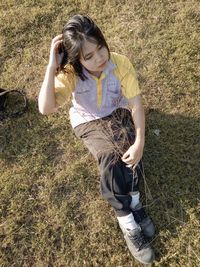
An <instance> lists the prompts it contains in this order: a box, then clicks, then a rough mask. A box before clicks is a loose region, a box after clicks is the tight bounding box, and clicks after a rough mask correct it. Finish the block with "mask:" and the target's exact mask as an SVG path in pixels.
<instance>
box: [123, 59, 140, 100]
mask: <svg viewBox="0 0 200 267" xmlns="http://www.w3.org/2000/svg"><path fill="white" fill-rule="evenodd" d="M123 68H124V70H126V71H125V73H124V71H123V73H124V75H123V77H122V80H121V85H122V93H123V95H124V96H125V97H126V98H127V99H131V98H133V97H134V96H136V95H139V94H140V93H141V92H140V88H139V85H138V79H137V76H136V72H135V69H134V67H133V65H132V63H131V62H130V60H129V59H128V58H127V57H124V62H123Z"/></svg>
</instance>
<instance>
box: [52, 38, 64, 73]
mask: <svg viewBox="0 0 200 267" xmlns="http://www.w3.org/2000/svg"><path fill="white" fill-rule="evenodd" d="M62 42H63V35H62V34H59V35H57V36H56V37H54V38H53V40H52V42H51V48H50V57H49V67H51V68H53V69H54V70H55V71H56V70H57V69H58V68H59V66H60V64H61V62H62V59H63V56H64V53H63V52H62V53H60V54H59V52H58V50H59V46H60V45H61V44H62Z"/></svg>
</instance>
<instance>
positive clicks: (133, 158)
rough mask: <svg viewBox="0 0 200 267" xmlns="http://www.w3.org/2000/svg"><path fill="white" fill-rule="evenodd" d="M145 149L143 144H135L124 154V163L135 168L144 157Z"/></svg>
mask: <svg viewBox="0 0 200 267" xmlns="http://www.w3.org/2000/svg"><path fill="white" fill-rule="evenodd" d="M143 148H144V146H143V145H142V144H139V143H137V142H135V143H134V144H133V145H132V146H130V147H129V149H128V150H127V151H126V152H125V153H124V155H123V156H122V158H121V159H122V161H123V162H125V163H126V164H127V165H128V166H127V167H133V168H135V167H136V166H137V164H138V163H139V161H140V160H141V158H142V155H143Z"/></svg>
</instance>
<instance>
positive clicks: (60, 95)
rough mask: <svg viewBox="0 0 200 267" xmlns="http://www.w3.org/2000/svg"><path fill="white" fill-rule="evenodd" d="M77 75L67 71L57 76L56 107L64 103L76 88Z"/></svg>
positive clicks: (55, 89)
mask: <svg viewBox="0 0 200 267" xmlns="http://www.w3.org/2000/svg"><path fill="white" fill-rule="evenodd" d="M74 76H75V75H72V74H67V73H63V72H62V73H59V74H58V75H57V76H56V77H55V88H54V91H55V100H56V107H60V106H62V105H64V104H65V103H66V102H67V101H68V100H69V99H70V96H71V93H72V92H73V90H74V88H75V77H74Z"/></svg>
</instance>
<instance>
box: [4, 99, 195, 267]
mask: <svg viewBox="0 0 200 267" xmlns="http://www.w3.org/2000/svg"><path fill="white" fill-rule="evenodd" d="M146 121H147V127H146V146H145V153H144V167H145V174H146V181H145V183H144V184H143V189H142V190H143V191H144V193H145V198H146V204H147V209H148V211H149V213H150V214H151V216H152V218H153V219H154V222H155V225H156V227H157V235H156V238H155V240H154V242H153V245H154V246H155V249H156V252H157V260H162V258H165V257H166V255H169V256H170V254H169V253H172V252H173V251H172V250H170V248H169V243H170V240H171V239H173V238H177V237H178V236H179V235H181V236H184V235H183V233H182V231H183V229H184V228H185V229H186V231H188V233H191V234H193V233H194V232H195V231H196V229H195V224H194V225H193V227H194V228H193V227H191V225H192V224H193V221H192V219H191V216H190V215H191V212H192V214H193V215H194V216H196V217H197V218H198V217H199V211H198V210H197V209H196V207H197V204H198V200H199V193H200V192H199V191H200V179H199V178H200V177H199V158H200V155H199V151H200V144H199V140H198V136H199V125H200V120H199V119H196V118H187V117H184V116H181V115H178V114H175V115H169V114H163V113H162V112H160V111H158V110H149V111H148V113H147V119H146ZM0 136H1V145H0V149H1V159H2V162H3V163H4V164H6V166H7V167H8V168H9V167H11V168H12V166H14V165H15V166H17V164H23V163H24V162H28V160H29V159H30V160H32V161H33V160H35V162H34V164H33V163H32V164H31V165H30V166H31V170H30V172H31V173H33V172H35V173H34V174H36V175H38V176H39V175H41V174H42V175H43V176H44V177H43V183H44V184H45V183H46V184H45V186H43V187H42V190H39V189H40V187H41V186H42V185H41V181H39V180H38V182H37V181H36V179H35V178H36V176H35V175H32V179H30V183H31V185H30V188H32V187H33V186H34V185H35V186H36V187H37V183H38V190H36V191H37V192H36V193H35V195H34V194H33V193H34V192H33V189H31V190H32V191H31V194H32V195H33V196H35V198H36V200H35V206H33V207H32V206H30V207H29V206H28V207H29V208H30V211H29V210H28V211H29V212H30V213H31V216H33V217H34V213H35V214H40V213H38V207H41V214H40V215H38V216H39V217H38V218H37V220H38V221H40V220H41V219H40V217H41V218H42V222H43V221H45V220H47V219H46V216H47V215H46V213H47V214H48V212H49V210H50V211H51V214H50V215H49V214H48V216H50V218H56V219H51V220H52V221H53V223H52V222H51V220H50V222H49V221H48V220H49V217H48V220H47V222H48V225H47V226H48V227H47V226H46V225H45V226H44V228H45V229H53V231H54V232H55V231H56V229H57V227H58V226H59V227H61V228H62V227H63V229H65V230H66V226H65V225H69V229H71V228H70V227H72V226H73V227H75V230H76V231H75V232H77V229H79V230H80V229H81V230H80V231H83V232H85V227H86V226H87V220H88V219H87V218H88V217H90V215H89V213H87V212H88V210H89V211H90V212H91V214H93V213H94V211H93V208H94V210H96V209H98V206H95V203H94V197H96V195H97V194H98V186H99V181H97V179H96V178H95V176H94V175H93V173H92V169H91V168H90V166H89V165H88V160H87V159H85V160H83V161H79V162H78V160H79V156H78V155H77V156H76V157H74V159H77V162H74V165H73V166H72V168H71V169H70V170H68V172H67V174H66V172H65V170H63V172H60V173H59V172H58V173H57V176H56V177H55V178H54V179H49V180H48V182H46V181H45V177H46V176H45V173H46V172H47V173H48V174H50V175H52V176H53V175H54V173H53V169H54V167H55V166H56V165H58V164H60V166H61V165H62V162H60V160H61V159H62V157H63V155H64V154H66V153H67V149H63V146H62V145H61V144H63V143H64V142H66V143H67V142H68V143H69V146H71V150H73V149H74V150H76V153H77V154H79V153H80V152H83V151H82V150H81V147H77V146H75V147H73V146H74V145H75V144H74V143H73V144H71V142H73V137H72V136H73V133H72V131H71V127H70V125H69V123H68V120H67V119H66V118H65V116H63V115H60V114H55V115H53V117H49V118H47V117H45V116H42V115H40V114H39V112H38V109H37V105H36V102H34V101H32V102H29V110H28V112H27V113H25V114H24V116H22V117H20V118H17V119H13V120H9V121H5V122H3V123H2V122H1V124H0ZM70 136H71V138H70ZM68 137H69V139H68ZM77 151H78V152H77ZM84 153H85V152H84ZM84 153H82V154H81V153H80V155H81V156H82V155H83V154H84ZM38 155H41V156H38ZM72 158H73V157H72ZM66 162H67V161H65V162H63V164H64V163H66ZM86 162H87V164H86ZM82 163H84V164H85V165H84V164H82ZM34 165H38V168H37V169H34ZM47 167H48V170H47V169H46V168H47ZM92 167H93V168H94V166H93V165H92ZM63 168H64V167H63ZM23 181H24V184H26V183H28V182H26V183H25V181H26V180H25V178H24V180H23ZM94 181H95V182H94ZM16 182H17V177H16ZM18 188H19V189H20V190H22V189H23V190H24V188H21V187H20V186H19V185H18ZM91 191H92V192H91ZM23 192H25V191H21V193H19V199H15V198H14V200H15V201H19V203H18V202H17V203H18V204H16V210H17V212H18V213H19V206H20V205H21V206H20V207H21V213H22V215H23V216H22V215H21V216H22V219H21V220H22V222H24V220H25V219H24V218H26V217H27V216H26V211H24V207H25V203H26V202H27V199H28V197H30V196H29V194H30V192H29V191H27V192H25V193H26V194H25V193H23ZM89 192H91V193H89ZM21 194H24V197H23V196H22V195H21ZM21 196H22V198H21ZM84 196H86V197H85V201H83V198H84ZM88 196H89V197H90V200H91V201H89V200H88ZM66 197H67V200H66ZM8 200H9V197H8ZM2 201H3V200H2ZM9 201H10V200H9ZM23 201H24V202H23ZM25 201H26V202H25ZM88 201H89V202H88ZM96 201H97V202H96V203H97V205H98V203H99V202H98V200H96ZM82 202H83V204H84V205H85V203H87V205H88V206H89V207H90V206H91V207H93V208H91V209H90V208H87V209H86V210H84V211H81V209H80V203H82ZM9 205H10V204H9V202H8V203H5V212H4V213H5V214H4V215H3V216H4V217H5V218H6V217H7V208H6V207H8V206H9ZM47 205H48V211H46V207H47ZM92 205H93V206H92ZM106 207H107V206H106ZM191 210H192V211H191ZM59 211H60V213H59V216H60V218H59V216H58V217H57V215H56V214H57V212H59ZM24 214H25V215H24ZM77 214H79V217H77V218H76V216H77ZM101 215H102V216H105V214H104V213H103V211H102V212H101V211H99V213H98V214H97V216H101ZM62 216H63V218H62ZM109 216H110V215H109ZM43 217H44V218H45V220H44V219H43ZM20 218H21V217H20ZM199 219H200V218H199ZM35 220H36V219H35ZM37 220H36V221H37ZM54 220H55V222H54ZM56 220H57V221H56ZM98 220H99V221H100V219H98ZM95 221H96V217H95ZM20 222H21V221H20ZM45 222H46V221H45ZM50 223H52V224H53V226H52V225H51V224H50ZM21 224H22V223H21ZM24 225H26V224H24ZM31 225H34V220H33V222H32V223H31ZM57 225H58V226H57ZM82 225H83V227H82ZM97 225H98V224H97ZM95 227H96V226H94V229H93V231H94V232H95V231H97V230H98V231H99V228H98V229H96V228H95ZM82 228H84V229H83V230H82ZM35 229H37V228H34V229H33V233H34V231H36V230H35ZM59 229H60V228H59ZM95 229H96V230H95ZM25 230H26V229H25ZM29 230H30V226H29V223H27V230H26V231H27V235H28V236H29V232H30V231H29ZM37 231H39V230H37ZM63 231H64V230H63ZM61 232H62V231H61ZM103 233H104V235H105V237H106V236H107V233H106V231H104V232H103ZM45 234H46V232H45V231H44V234H43V235H44V236H45ZM115 234H116V235H118V230H117V231H115V230H114V235H115ZM21 235H22V237H23V238H24V233H22V234H21ZM38 235H39V237H41V236H42V234H41V233H40V232H39V234H38ZM40 235H41V236H40ZM62 235H63V236H64V237H65V238H66V234H65V233H63V232H62V234H59V233H58V236H56V242H57V239H58V240H62ZM68 235H69V240H68V239H67V240H64V241H63V242H64V244H65V245H66V246H69V245H70V244H71V243H70V242H71V241H70V240H71V239H73V237H74V236H73V235H75V234H74V233H73V232H70V234H68ZM114 235H113V236H114ZM18 236H19V234H18ZM105 237H104V238H105ZM23 238H22V240H24V239H23ZM29 238H30V240H32V239H33V240H34V238H35V237H30V236H29ZM70 238H71V239H70ZM113 238H114V237H113ZM97 239H98V238H97ZM38 240H39V238H38V239H36V241H37V242H39V241H38ZM86 240H87V237H84V236H83V237H82V241H81V242H82V243H81V245H79V246H83V247H84V252H83V255H82V256H83V258H84V256H85V255H86V254H87V253H89V252H88V251H89V249H91V247H92V246H93V245H94V244H92V245H90V244H89V243H88V245H86V243H85V242H86ZM98 240H99V242H101V241H100V240H101V237H99V239H98ZM98 240H96V239H95V240H94V242H97V241H98ZM23 242H24V241H23ZM26 242H27V244H29V242H32V241H26ZM37 242H36V243H37ZM42 242H43V241H41V244H42V245H43V243H42ZM44 242H46V241H44ZM109 242H110V243H109V244H110V253H115V252H113V246H112V244H113V242H114V240H112V236H111V240H110V241H109ZM181 242H183V243H184V242H187V240H183V241H181ZM18 243H19V242H18ZM44 244H46V243H44ZM42 245H41V246H42ZM77 246H78V245H77ZM94 247H95V245H94ZM22 248H24V243H23V244H22V245H21V247H20V245H19V248H18V246H17V247H16V252H15V255H18V253H20V249H22ZM47 249H49V251H50V252H49V253H50V254H52V255H57V253H58V252H59V249H57V248H55V246H54V243H53V242H52V243H51V244H50V245H49V247H48V248H47ZM63 249H64V250H63V253H64V251H65V247H64V248H63ZM77 249H78V247H77ZM174 249H175V250H176V249H177V248H174ZM106 251H107V250H106ZM115 251H116V252H117V253H118V248H116V250H115ZM121 251H124V249H121ZM169 251H170V252H169ZM182 252H183V251H182V250H181V248H179V250H178V253H179V254H181V253H182ZM27 253H28V252H27ZM35 253H38V255H40V254H41V251H40V250H39V249H38V251H37V249H35V251H34V249H33V253H32V257H33V259H34V257H35ZM67 253H69V255H71V256H72V255H73V250H72V252H70V251H68V252H67ZM70 253H71V254H70ZM84 253H85V254H84ZM99 253H101V249H100V251H99ZM65 256H66V257H67V254H66V255H65ZM106 256H107V257H108V258H107V260H108V261H109V257H110V255H109V253H108V254H106ZM179 256H180V255H179ZM13 257H14V256H13ZM63 257H64V256H63ZM12 260H13V259H10V260H9V262H12ZM21 260H22V261H23V259H21ZM94 260H95V259H94ZM104 260H105V259H102V264H104V263H105V262H103V261H104ZM130 260H131V258H130ZM52 261H53V260H52ZM71 263H72V261H71ZM162 263H163V261H162ZM168 263H169V262H168ZM52 264H53V262H52ZM116 264H117V263H116ZM166 266H167V265H166ZM168 266H170V264H168Z"/></svg>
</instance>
